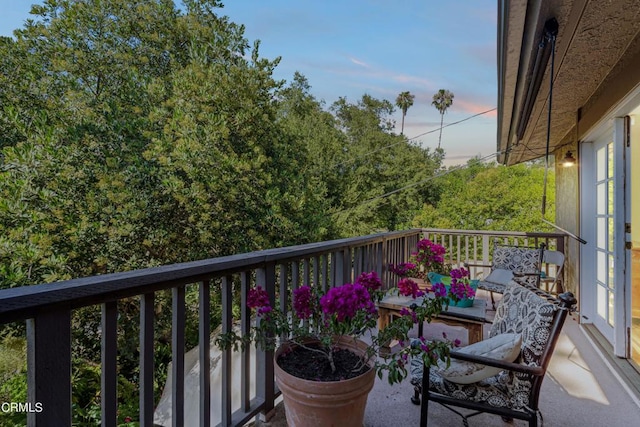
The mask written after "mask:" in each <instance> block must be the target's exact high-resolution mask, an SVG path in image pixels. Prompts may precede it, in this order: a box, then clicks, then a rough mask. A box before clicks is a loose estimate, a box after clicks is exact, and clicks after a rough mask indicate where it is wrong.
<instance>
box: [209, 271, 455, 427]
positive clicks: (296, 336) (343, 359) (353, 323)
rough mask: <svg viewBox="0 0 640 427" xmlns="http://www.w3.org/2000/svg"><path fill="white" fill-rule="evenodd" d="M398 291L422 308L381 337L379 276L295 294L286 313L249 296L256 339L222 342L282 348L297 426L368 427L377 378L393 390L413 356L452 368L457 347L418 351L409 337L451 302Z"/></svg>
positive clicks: (443, 344) (280, 376)
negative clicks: (393, 343) (366, 419)
mask: <svg viewBox="0 0 640 427" xmlns="http://www.w3.org/2000/svg"><path fill="white" fill-rule="evenodd" d="M397 291H398V292H399V293H400V294H402V295H405V296H409V297H412V298H415V299H416V303H415V304H413V305H412V306H411V309H407V310H404V311H403V312H402V313H401V316H399V317H397V318H396V319H395V320H394V321H393V322H391V323H390V324H389V326H388V327H387V328H385V329H383V330H382V331H378V332H377V333H376V322H377V317H378V314H377V309H376V302H378V301H380V300H381V299H382V297H383V296H384V294H385V291H384V290H383V289H382V283H381V282H380V279H379V277H378V275H377V274H376V273H375V272H370V273H363V274H361V275H360V276H359V277H357V279H356V280H355V281H354V283H345V284H343V285H341V286H337V287H334V288H331V289H329V290H328V291H327V292H323V291H322V290H321V289H319V288H318V287H315V286H308V285H306V286H302V287H300V288H298V289H295V290H294V291H293V293H292V298H291V303H290V304H289V307H288V309H287V310H281V309H280V308H279V307H274V305H273V302H272V301H271V300H270V299H269V297H268V294H267V292H266V291H265V290H264V289H262V288H261V287H260V286H258V287H256V288H253V289H251V290H250V291H249V293H248V295H247V306H248V307H249V308H251V309H252V310H255V314H256V317H257V320H256V324H255V326H254V327H253V328H252V329H251V334H250V336H239V335H237V334H236V333H233V332H232V333H230V334H227V335H225V336H223V337H220V338H219V339H218V341H217V343H218V345H221V346H222V347H223V348H224V347H226V346H230V345H233V344H236V343H238V342H239V343H241V344H244V345H247V344H249V343H251V342H255V343H257V345H258V346H259V347H260V348H263V349H273V350H275V357H274V369H275V377H276V383H277V385H278V387H279V389H280V390H281V391H282V394H283V397H284V405H285V413H286V416H287V422H288V424H289V425H290V426H305V427H306V426H314V425H317V426H324V425H340V426H362V423H363V419H364V409H365V406H366V401H367V396H368V393H369V391H370V390H371V388H372V387H373V382H374V380H375V375H376V373H377V374H378V376H379V377H380V378H382V377H383V374H384V373H385V372H386V373H387V378H388V381H389V382H390V383H391V384H394V383H397V382H400V381H402V380H403V379H404V378H406V377H407V375H408V371H407V367H408V361H409V360H410V358H412V357H413V358H415V357H420V358H422V359H423V360H424V362H425V363H427V364H428V365H429V366H431V365H434V364H436V363H438V361H443V362H444V363H447V364H448V363H449V351H450V349H451V348H452V346H454V345H456V344H457V343H455V342H450V341H447V340H442V341H434V342H429V341H426V340H424V339H423V340H422V343H423V345H421V346H411V345H410V337H409V332H410V331H411V330H412V329H413V327H414V326H415V325H416V324H417V323H418V322H422V321H425V320H426V321H430V320H431V318H432V317H433V316H436V315H437V314H438V313H440V311H441V310H442V308H443V307H444V306H445V305H446V304H447V298H445V297H443V296H434V297H433V298H420V297H421V296H423V291H421V290H420V289H419V288H418V286H417V284H416V283H415V282H413V281H411V280H406V281H405V282H402V281H401V283H399V284H398V290H397ZM391 340H397V341H398V342H399V345H398V348H397V350H396V351H394V352H392V353H388V352H385V351H384V349H386V344H387V343H388V342H390V341H391ZM378 356H382V357H378Z"/></svg>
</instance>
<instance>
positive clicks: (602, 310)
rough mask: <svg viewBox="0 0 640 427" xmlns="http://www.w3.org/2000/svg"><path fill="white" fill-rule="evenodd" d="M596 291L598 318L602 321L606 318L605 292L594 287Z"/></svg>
mask: <svg viewBox="0 0 640 427" xmlns="http://www.w3.org/2000/svg"><path fill="white" fill-rule="evenodd" d="M596 287H597V289H598V295H597V300H598V304H597V305H598V316H600V317H602V318H603V319H606V318H607V290H606V289H605V288H603V287H602V286H596Z"/></svg>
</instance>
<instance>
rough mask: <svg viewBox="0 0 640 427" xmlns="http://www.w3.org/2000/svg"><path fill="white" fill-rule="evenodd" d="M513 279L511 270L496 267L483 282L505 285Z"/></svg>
mask: <svg viewBox="0 0 640 427" xmlns="http://www.w3.org/2000/svg"><path fill="white" fill-rule="evenodd" d="M511 279H513V271H511V270H503V269H501V268H496V269H494V270H492V271H491V273H489V275H488V276H487V277H486V278H485V279H484V281H485V282H491V283H499V284H500V285H507V284H508V283H509V282H510V281H511Z"/></svg>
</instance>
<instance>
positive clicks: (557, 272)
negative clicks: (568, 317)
mask: <svg viewBox="0 0 640 427" xmlns="http://www.w3.org/2000/svg"><path fill="white" fill-rule="evenodd" d="M563 266H564V254H563V253H562V252H560V251H549V250H545V251H544V253H543V254H542V267H543V268H542V273H541V275H540V287H543V285H544V289H545V290H546V291H548V292H551V293H553V294H560V293H562V290H563V286H562V267H563Z"/></svg>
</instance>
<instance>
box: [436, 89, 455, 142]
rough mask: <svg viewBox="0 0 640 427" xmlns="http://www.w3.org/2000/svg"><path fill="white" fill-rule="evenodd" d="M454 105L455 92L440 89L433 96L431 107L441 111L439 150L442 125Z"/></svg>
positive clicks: (439, 138)
mask: <svg viewBox="0 0 640 427" xmlns="http://www.w3.org/2000/svg"><path fill="white" fill-rule="evenodd" d="M452 104H453V92H449V91H448V90H446V89H440V90H439V91H438V92H437V93H436V94H435V95H433V102H432V103H431V105H433V106H434V107H436V109H437V110H438V111H440V136H439V137H438V148H440V141H441V140H442V123H443V121H444V113H445V112H446V111H447V108H449V107H451V105H452Z"/></svg>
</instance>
